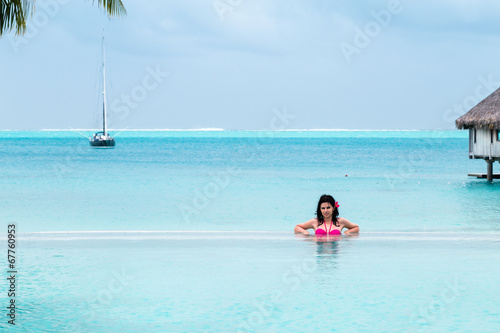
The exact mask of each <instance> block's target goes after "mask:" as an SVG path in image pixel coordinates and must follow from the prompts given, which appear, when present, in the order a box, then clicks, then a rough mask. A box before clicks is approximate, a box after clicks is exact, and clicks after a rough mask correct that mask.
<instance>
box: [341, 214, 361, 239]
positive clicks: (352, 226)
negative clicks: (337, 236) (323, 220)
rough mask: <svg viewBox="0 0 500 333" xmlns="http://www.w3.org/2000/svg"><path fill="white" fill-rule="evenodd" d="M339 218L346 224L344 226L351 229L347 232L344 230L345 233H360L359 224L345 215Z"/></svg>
mask: <svg viewBox="0 0 500 333" xmlns="http://www.w3.org/2000/svg"><path fill="white" fill-rule="evenodd" d="M339 220H340V221H339V222H340V223H341V224H342V225H343V226H344V228H347V229H349V230H347V231H346V232H344V235H348V234H357V233H359V226H358V225H357V224H354V223H352V222H349V221H348V220H347V219H345V218H343V217H339Z"/></svg>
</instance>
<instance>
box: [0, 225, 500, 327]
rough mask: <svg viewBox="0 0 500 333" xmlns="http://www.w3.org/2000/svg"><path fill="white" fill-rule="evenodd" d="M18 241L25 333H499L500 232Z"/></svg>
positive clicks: (57, 236) (29, 237)
mask: <svg viewBox="0 0 500 333" xmlns="http://www.w3.org/2000/svg"><path fill="white" fill-rule="evenodd" d="M20 244H22V247H21V250H20V258H19V259H20V262H21V263H22V264H21V265H20V266H19V267H18V270H19V274H18V275H19V278H18V279H19V281H18V283H19V286H20V288H19V294H20V297H19V299H18V302H19V304H20V305H19V308H18V312H19V313H18V323H17V326H16V327H17V328H18V329H20V328H23V329H24V331H26V332H139V331H140V332H446V331H457V332H495V331H496V329H497V328H498V327H499V325H500V316H499V313H500V303H499V302H498V300H497V296H498V295H499V294H500V284H498V283H497V279H498V276H499V274H500V266H499V265H497V264H496V263H498V262H499V260H500V234H494V233H489V234H463V233H448V234H443V233H435V232H433V233H429V232H427V233H420V232H415V233H411V232H402V233H374V232H371V233H370V232H368V233H363V234H360V235H359V236H343V237H341V238H335V239H329V240H324V239H323V240H322V239H315V237H312V236H310V237H302V236H295V235H291V234H290V233H283V232H273V233H270V232H237V233H234V232H209V233H196V232H152V233H134V232H129V233H124V232H105V233H31V234H26V235H24V237H23V240H22V243H20ZM20 246H21V245H20ZM2 325H3V326H4V327H5V325H4V323H2Z"/></svg>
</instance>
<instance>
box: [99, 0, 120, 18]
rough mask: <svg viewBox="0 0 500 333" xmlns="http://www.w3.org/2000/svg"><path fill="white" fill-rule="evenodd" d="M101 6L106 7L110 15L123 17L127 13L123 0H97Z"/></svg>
mask: <svg viewBox="0 0 500 333" xmlns="http://www.w3.org/2000/svg"><path fill="white" fill-rule="evenodd" d="M93 2H95V0H93ZM97 4H98V6H99V7H101V8H104V9H105V10H106V12H107V13H108V16H109V17H121V16H125V15H127V10H126V9H125V6H124V5H123V3H122V1H121V0H97Z"/></svg>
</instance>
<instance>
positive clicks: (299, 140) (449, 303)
mask: <svg viewBox="0 0 500 333" xmlns="http://www.w3.org/2000/svg"><path fill="white" fill-rule="evenodd" d="M90 134H91V133H90V132H85V133H84V135H87V136H89V135H90ZM112 134H113V133H112ZM87 141H88V140H87V139H85V138H84V137H83V136H80V135H79V133H78V132H76V131H0V154H1V159H2V165H1V166H0V170H1V172H0V188H1V190H0V193H1V200H0V214H1V215H0V217H1V220H2V221H3V225H4V227H3V229H4V230H2V235H1V237H2V242H1V244H2V245H1V247H2V248H3V249H4V250H3V251H5V253H6V254H7V251H8V248H7V246H8V244H9V243H7V239H8V238H7V237H8V235H7V230H8V225H15V229H16V235H17V238H16V241H17V243H16V250H17V251H18V252H16V258H15V260H16V265H17V266H16V269H17V270H16V273H15V274H16V287H17V289H16V291H17V294H16V296H15V300H16V302H17V303H16V304H17V307H16V325H15V327H14V326H13V325H12V324H9V323H8V318H9V317H8V316H7V315H8V314H9V312H8V311H10V310H9V309H6V307H7V306H8V305H9V300H11V299H12V297H10V296H8V295H7V292H6V291H2V294H1V296H0V304H2V308H3V309H4V310H2V311H4V312H5V315H3V316H2V317H3V318H4V319H3V321H2V322H0V327H9V329H15V330H17V331H19V332H66V331H67V332H139V331H141V332H337V331H338V332H402V331H415V332H424V331H425V332H444V331H459V332H494V331H495V329H496V328H497V327H498V326H499V324H500V305H498V302H495V301H494V299H493V298H494V297H495V296H494V295H498V294H499V292H500V287H499V284H498V283H497V277H498V276H499V274H500V267H499V266H498V265H494V264H492V263H495V262H498V259H500V258H499V256H500V251H499V250H500V203H499V200H498V194H499V193H500V182H499V181H498V180H494V181H493V182H487V181H486V180H484V179H476V178H471V177H468V176H467V174H468V173H472V172H480V173H484V172H486V163H485V162H484V161H480V160H469V159H468V132H467V131H326V130H325V131H306V130H304V131H196V130H192V131H123V132H121V133H119V135H118V136H117V137H116V141H117V144H116V147H115V148H113V149H95V148H91V147H90V146H89V144H88V142H87ZM496 167H498V164H495V166H494V168H496ZM322 194H331V195H333V196H334V198H335V199H336V200H337V201H338V202H339V204H340V207H339V211H340V216H342V217H344V218H347V219H348V220H350V221H351V222H353V223H356V224H358V225H359V226H360V234H359V236H356V237H342V238H341V239H338V240H335V241H332V242H318V241H317V240H315V239H314V238H313V237H305V238H304V237H300V236H296V235H294V234H293V227H294V226H295V225H296V224H298V223H302V222H305V221H306V220H309V219H311V218H313V217H314V213H315V209H316V205H317V200H318V198H319V197H320V196H321V195H322ZM7 265H8V262H7V260H4V267H2V268H3V269H4V271H5V275H6V276H7V277H9V276H10V273H7V271H9V267H8V266H7ZM8 281H9V280H4V283H5V287H6V288H8ZM4 290H7V289H4ZM4 305H5V306H4Z"/></svg>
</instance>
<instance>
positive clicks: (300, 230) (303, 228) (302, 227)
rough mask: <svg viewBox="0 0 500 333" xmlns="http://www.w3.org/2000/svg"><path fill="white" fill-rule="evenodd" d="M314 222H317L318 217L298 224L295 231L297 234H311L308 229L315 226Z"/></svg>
mask: <svg viewBox="0 0 500 333" xmlns="http://www.w3.org/2000/svg"><path fill="white" fill-rule="evenodd" d="M314 223H317V220H316V219H311V220H309V221H307V222H304V223H300V224H297V225H296V226H295V228H293V231H295V233H296V234H303V235H309V231H307V229H311V228H314V227H313V225H314Z"/></svg>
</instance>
